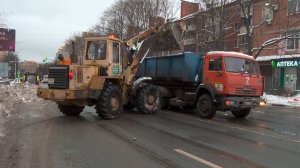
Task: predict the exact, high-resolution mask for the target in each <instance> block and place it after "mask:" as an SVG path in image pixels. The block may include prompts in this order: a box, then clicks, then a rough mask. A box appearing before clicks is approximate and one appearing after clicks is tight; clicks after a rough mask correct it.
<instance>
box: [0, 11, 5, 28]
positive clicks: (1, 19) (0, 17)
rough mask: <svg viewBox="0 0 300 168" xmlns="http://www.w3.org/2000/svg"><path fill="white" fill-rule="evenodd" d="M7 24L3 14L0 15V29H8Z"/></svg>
mask: <svg viewBox="0 0 300 168" xmlns="http://www.w3.org/2000/svg"><path fill="white" fill-rule="evenodd" d="M5 22H6V20H5V18H4V16H3V13H0V27H6V24H5Z"/></svg>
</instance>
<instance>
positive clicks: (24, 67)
mask: <svg viewBox="0 0 300 168" xmlns="http://www.w3.org/2000/svg"><path fill="white" fill-rule="evenodd" d="M36 68H37V63H36V62H34V61H24V62H20V63H19V71H20V72H21V73H25V72H29V73H35V72H36Z"/></svg>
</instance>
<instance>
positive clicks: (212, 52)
mask: <svg viewBox="0 0 300 168" xmlns="http://www.w3.org/2000/svg"><path fill="white" fill-rule="evenodd" d="M211 54H234V55H242V56H245V57H250V58H253V57H252V56H250V55H246V54H243V53H240V52H234V51H230V52H229V51H210V52H208V53H207V55H211Z"/></svg>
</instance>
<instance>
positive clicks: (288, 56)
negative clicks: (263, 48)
mask: <svg viewBox="0 0 300 168" xmlns="http://www.w3.org/2000/svg"><path fill="white" fill-rule="evenodd" d="M290 58H300V54H293V55H270V56H259V57H257V58H256V61H271V60H278V59H290Z"/></svg>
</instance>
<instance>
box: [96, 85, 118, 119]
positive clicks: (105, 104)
mask: <svg viewBox="0 0 300 168" xmlns="http://www.w3.org/2000/svg"><path fill="white" fill-rule="evenodd" d="M103 89H104V90H103V91H102V93H101V95H100V98H99V100H98V102H97V104H96V110H97V113H98V116H99V117H100V118H104V119H108V120H112V119H115V118H118V117H119V115H120V114H121V112H122V111H123V99H122V93H121V90H120V88H119V87H118V86H116V85H113V84H111V83H107V84H106V85H105V86H104V88H103Z"/></svg>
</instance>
